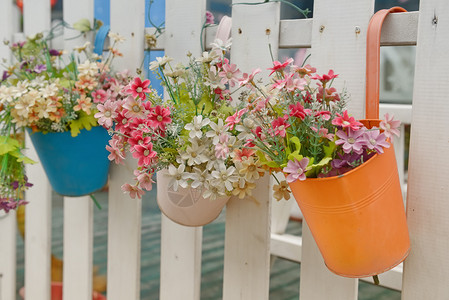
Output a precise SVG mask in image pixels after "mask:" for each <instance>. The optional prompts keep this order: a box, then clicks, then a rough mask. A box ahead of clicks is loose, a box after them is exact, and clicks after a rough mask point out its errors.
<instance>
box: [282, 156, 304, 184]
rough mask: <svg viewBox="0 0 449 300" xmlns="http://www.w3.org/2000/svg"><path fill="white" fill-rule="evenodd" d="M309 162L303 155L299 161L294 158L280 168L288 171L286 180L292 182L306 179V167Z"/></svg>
mask: <svg viewBox="0 0 449 300" xmlns="http://www.w3.org/2000/svg"><path fill="white" fill-rule="evenodd" d="M308 164H309V159H308V158H307V157H304V158H303V159H301V161H298V160H297V159H296V158H295V161H292V160H289V161H288V163H287V166H286V167H285V168H284V169H283V170H282V171H284V172H285V173H288V176H287V178H286V180H287V182H293V181H296V180H298V179H299V180H306V168H307V165H308Z"/></svg>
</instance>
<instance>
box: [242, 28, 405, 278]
mask: <svg viewBox="0 0 449 300" xmlns="http://www.w3.org/2000/svg"><path fill="white" fill-rule="evenodd" d="M379 34H380V33H379ZM292 62H293V60H292V59H287V60H286V61H284V62H279V61H275V62H274V64H273V67H272V68H270V69H269V70H271V73H270V79H271V80H270V83H269V84H268V85H261V84H260V82H259V81H257V80H256V79H255V77H254V76H255V74H256V73H257V72H258V70H256V71H253V72H252V73H251V74H249V75H248V74H247V76H246V78H247V80H246V81H245V82H244V84H245V85H246V86H247V88H248V89H247V91H245V92H244V93H243V96H242V98H243V100H244V101H243V102H242V103H241V104H240V107H239V108H240V111H244V113H243V114H241V115H240V116H239V118H240V123H239V126H242V127H244V128H246V131H247V132H250V133H252V137H250V138H249V139H248V140H247V142H249V143H250V144H251V145H252V146H253V149H256V155H258V158H259V161H260V162H261V163H262V164H263V165H264V167H265V168H267V169H268V170H270V171H271V172H272V173H275V172H278V171H282V172H283V173H284V174H285V177H286V178H285V179H286V180H285V181H282V182H279V181H278V183H279V184H278V185H274V194H273V195H274V197H275V198H276V199H277V200H281V199H282V198H285V199H289V198H290V194H291V193H292V194H293V195H294V197H295V199H296V201H297V203H298V205H299V206H300V208H301V211H302V213H303V215H304V218H305V220H306V222H307V224H308V225H309V228H310V230H311V233H312V235H313V237H314V239H315V241H316V242H317V245H318V248H319V249H320V252H321V254H322V256H323V258H324V262H325V264H326V265H327V267H328V268H329V269H330V270H331V271H332V272H334V273H336V274H338V275H341V276H346V277H368V276H375V281H377V277H376V276H377V274H380V273H382V272H385V271H387V270H389V269H391V268H393V267H394V266H396V265H397V264H399V263H400V262H402V261H403V260H404V259H405V257H406V256H407V255H408V253H409V250H410V241H409V236H408V228H407V222H406V217H405V209H404V205H403V200H402V192H401V185H400V183H399V176H398V171H397V167H396V159H395V155H394V149H393V137H394V136H399V130H398V128H399V126H400V122H399V121H397V120H394V119H393V117H392V116H390V115H389V114H386V115H385V118H384V119H383V120H379V118H378V105H379V104H378V103H379V102H378V101H379V100H378V94H377V98H376V97H369V98H368V97H367V116H368V118H370V119H367V120H357V119H356V118H354V117H353V116H351V114H350V113H349V111H348V110H347V109H346V103H347V100H348V96H347V94H346V92H338V91H337V89H336V88H335V87H333V86H332V84H333V82H334V80H336V78H337V77H338V75H337V74H335V73H334V71H333V70H330V71H329V72H328V73H327V74H322V75H320V74H318V73H316V69H315V68H313V67H311V66H310V65H303V66H295V65H293V64H292ZM377 74H378V73H377ZM377 76H378V75H377ZM368 86H370V85H369V84H368ZM367 95H369V94H367ZM376 101H377V102H376ZM373 110H374V111H373Z"/></svg>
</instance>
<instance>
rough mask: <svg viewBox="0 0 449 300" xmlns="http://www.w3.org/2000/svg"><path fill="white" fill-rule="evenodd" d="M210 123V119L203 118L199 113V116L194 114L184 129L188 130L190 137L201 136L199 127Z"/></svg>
mask: <svg viewBox="0 0 449 300" xmlns="http://www.w3.org/2000/svg"><path fill="white" fill-rule="evenodd" d="M209 123H210V120H209V119H208V118H206V119H204V120H203V116H202V115H199V116H195V117H194V118H193V121H192V123H189V124H187V125H186V126H185V129H187V130H189V131H190V132H189V137H190V138H192V139H193V138H195V137H197V138H199V139H200V138H201V137H202V136H203V132H202V131H201V129H202V128H203V127H204V126H206V125H208V124H209Z"/></svg>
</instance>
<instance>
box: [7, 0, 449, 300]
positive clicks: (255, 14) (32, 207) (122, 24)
mask: <svg viewBox="0 0 449 300" xmlns="http://www.w3.org/2000/svg"><path fill="white" fill-rule="evenodd" d="M24 2H25V5H24V6H25V7H24V33H25V34H26V35H31V34H34V33H36V32H40V31H44V30H48V29H49V28H50V3H49V0H24ZM239 2H242V1H241V0H238V1H237V0H233V4H238V3H239ZM243 2H246V3H248V2H252V3H256V2H260V1H259V0H245V1H243ZM448 11H449V2H448V1H445V0H421V3H420V11H419V13H418V12H411V13H400V14H394V15H391V16H389V17H388V18H387V20H386V22H385V24H384V28H383V32H382V39H381V41H382V44H383V45H415V44H417V51H416V64H415V65H416V67H415V74H416V75H415V80H414V82H415V87H414V91H413V107H412V106H411V105H382V107H381V114H382V113H383V112H387V111H388V112H393V113H395V115H396V116H397V117H398V118H399V119H401V120H402V121H403V122H404V123H409V124H410V123H411V124H412V125H413V129H412V132H411V146H410V159H409V173H408V195H407V218H408V224H409V228H410V237H411V246H412V248H411V249H412V250H411V253H410V256H409V257H408V258H407V260H406V261H405V263H404V268H403V269H404V272H402V267H397V268H395V269H394V270H392V271H390V272H387V273H386V274H384V275H381V276H380V280H381V283H382V284H384V285H386V286H388V287H391V288H395V289H398V290H402V299H405V300H412V299H416V300H422V299H432V300H434V299H435V300H439V299H441V300H447V299H449V283H448V280H449V255H448V250H447V249H449V218H447V216H448V215H449V190H448V186H449V185H448V179H447V178H449V158H448V157H447V156H445V154H447V153H449V132H445V129H447V128H449V118H448V116H449V106H448V105H447V96H446V90H447V84H448V82H449V72H448V70H449V51H447V47H448V46H449V39H447V32H448V31H449V16H448V14H447V12H448ZM205 12H206V0H196V1H185V0H166V24H165V26H166V30H165V33H164V34H163V35H162V36H161V37H160V38H159V40H158V48H160V49H164V50H165V51H166V54H167V55H169V56H172V57H174V58H175V59H184V57H185V53H186V52H187V51H190V52H192V53H193V54H194V55H199V54H200V51H201V48H200V44H199V42H198V41H199V40H200V35H201V27H202V25H203V21H204V17H205ZM373 12H374V0H346V1H332V0H315V4H314V17H313V19H305V20H280V3H279V2H270V3H265V4H261V5H246V4H245V5H242V4H239V5H233V8H232V20H233V28H232V36H233V46H232V52H231V60H232V61H233V62H234V63H237V64H238V65H239V66H240V67H241V68H242V69H243V71H250V70H251V69H252V68H253V67H256V66H259V67H262V68H266V67H268V66H270V64H271V57H270V53H269V51H268V47H267V45H268V43H270V44H271V46H272V49H273V54H274V56H275V57H276V56H277V50H278V49H279V48H299V47H302V48H311V49H310V52H311V53H312V61H311V63H312V65H313V66H315V67H317V68H318V70H319V72H321V73H322V72H326V71H327V70H328V69H330V68H332V69H334V70H335V71H336V72H337V73H339V74H340V76H339V77H340V80H339V84H340V87H341V86H342V85H344V86H345V87H346V88H347V90H348V91H349V92H350V94H351V102H350V110H351V111H352V112H353V113H354V114H355V115H356V117H358V118H362V117H363V114H364V113H363V112H364V103H365V98H364V96H365V95H364V94H365V92H364V91H365V89H364V86H365V51H366V29H367V25H368V22H369V19H370V17H371V16H372V15H373ZM17 16H18V14H17V12H16V11H15V8H14V7H13V4H12V2H11V1H1V3H0V38H7V39H11V38H12V37H13V36H14V33H15V32H17V28H18V27H17ZM145 17H146V16H145V8H144V1H142V0H126V1H125V0H111V30H112V31H114V32H119V33H120V34H121V35H124V36H125V37H126V38H127V41H126V43H125V44H124V45H123V46H122V47H121V50H122V52H123V53H124V59H121V60H117V61H116V62H117V63H119V65H117V66H116V67H117V68H118V69H120V68H127V69H130V70H134V69H135V68H137V67H139V66H140V64H141V62H142V60H143V55H144V51H143V49H144V33H145V28H144V25H143V24H144V19H145ZM81 18H88V19H90V20H92V19H93V0H65V1H64V19H65V21H67V22H68V23H74V22H75V21H77V20H79V19H81ZM146 30H147V31H151V29H146ZM214 30H216V29H214V28H213V27H211V28H208V29H207V30H206V44H207V43H209V42H211V38H212V37H213V36H214ZM64 34H65V36H67V37H68V36H72V35H73V33H71V32H69V31H66V32H65V33H64ZM78 42H79V40H78V41H77V40H75V41H73V40H72V41H67V42H66V44H65V47H66V48H67V49H70V48H72V46H73V45H74V44H77V43H78ZM7 53H8V50H7V48H6V47H4V46H3V45H1V46H0V56H1V57H6V56H7ZM445 104H446V105H445ZM29 145H30V144H29ZM396 147H397V149H396V150H397V153H398V155H399V157H402V155H403V140H402V141H400V142H399V143H397V145H396ZM30 155H32V156H35V155H36V154H35V153H34V152H33V151H32V150H31V151H30ZM399 161H401V160H400V159H399ZM401 164H402V162H400V163H399V167H400V168H401V166H402V165H401ZM402 168H403V167H402ZM28 174H29V177H30V180H31V181H32V182H34V183H35V186H34V187H33V188H32V189H31V190H30V192H29V193H28V194H27V199H30V204H29V205H28V206H27V208H26V221H25V222H26V228H25V230H26V240H25V247H26V248H25V286H26V293H27V294H28V295H33V296H32V299H33V300H49V299H50V254H51V249H50V245H51V242H50V232H51V228H50V227H51V224H50V222H51V197H50V194H51V189H50V186H49V184H48V182H47V181H46V180H45V179H42V178H45V176H43V171H42V169H41V167H40V166H39V165H35V166H31V167H29V169H28ZM131 177H132V174H131V172H130V171H129V168H127V167H126V166H125V167H123V166H112V169H111V173H110V182H109V218H108V219H109V221H108V222H109V223H108V272H107V278H108V285H107V291H108V299H110V300H124V299H126V300H128V299H139V297H140V235H141V226H140V225H141V205H142V203H141V201H140V200H133V199H129V198H128V197H126V196H124V195H123V193H122V192H121V191H120V185H121V183H122V182H124V181H126V180H130V179H131ZM269 185H270V182H269V178H267V177H265V178H262V179H261V180H260V182H259V183H258V187H257V189H256V195H255V196H256V198H257V199H258V201H259V204H255V203H254V202H252V201H241V200H237V199H236V200H234V199H231V200H230V202H229V204H228V205H227V209H226V237H225V261H224V280H223V299H225V300H236V299H242V300H262V299H268V295H269V272H270V256H271V255H272V254H273V255H275V256H280V257H284V258H288V259H290V260H293V261H298V262H301V282H300V298H301V299H302V300H310V299H312V300H313V299H317V300H327V299H335V300H338V299H342V300H349V299H357V287H358V280H357V279H349V278H343V277H339V276H336V275H334V274H332V273H331V272H329V271H328V270H327V269H326V267H325V266H324V263H323V261H322V258H321V256H320V254H319V251H318V249H317V247H316V244H315V243H314V241H313V239H312V237H311V234H310V231H309V230H308V228H307V226H304V228H303V236H302V238H301V237H292V236H288V235H284V234H283V232H284V230H285V227H286V224H287V221H288V215H289V213H290V207H291V205H292V202H273V203H272V202H271V199H270V196H269V195H270V193H269V190H270V189H269ZM154 201H155V199H154ZM92 211H93V207H92V202H91V200H90V199H89V198H88V197H81V198H65V199H64V299H65V300H69V299H74V300H75V299H76V300H79V299H90V293H91V290H92V281H91V278H92V239H93V234H92V227H93V225H92V224H93V213H92ZM15 228H16V217H15V213H14V212H12V213H10V214H9V215H8V216H2V217H1V218H0V229H1V232H2V234H1V242H0V275H1V276H0V280H1V285H0V299H1V300H10V299H15V295H16V284H15V281H16V266H15V257H16V254H15V251H16V243H15V239H16V229H15ZM161 236H162V238H161V280H160V281H161V285H160V299H161V300H171V299H185V300H196V299H199V298H200V278H201V276H200V275H201V274H200V272H201V246H202V228H188V227H183V226H180V225H177V224H175V223H173V222H171V221H170V220H168V219H167V218H165V217H162V233H161ZM402 274H403V275H402ZM367 280H369V279H367Z"/></svg>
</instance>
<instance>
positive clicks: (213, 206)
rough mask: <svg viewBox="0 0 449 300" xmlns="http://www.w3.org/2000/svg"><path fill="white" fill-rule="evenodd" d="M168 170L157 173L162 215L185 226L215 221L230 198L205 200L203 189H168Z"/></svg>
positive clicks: (158, 195)
mask: <svg viewBox="0 0 449 300" xmlns="http://www.w3.org/2000/svg"><path fill="white" fill-rule="evenodd" d="M167 174H168V172H167V170H162V171H159V172H157V204H158V205H159V208H160V210H161V211H162V213H163V214H164V215H165V216H167V217H168V218H169V219H170V220H172V221H173V222H176V223H178V224H181V225H184V226H203V225H206V224H209V223H210V222H212V221H213V220H215V219H216V218H217V217H218V215H219V214H220V212H221V211H222V210H223V207H224V206H225V205H226V203H227V202H228V200H229V198H230V196H224V197H219V198H217V199H215V200H211V199H209V198H204V197H203V196H202V194H203V189H202V188H198V189H194V188H182V187H178V190H177V191H176V192H175V191H174V190H173V188H168V183H169V182H170V177H169V176H167Z"/></svg>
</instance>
